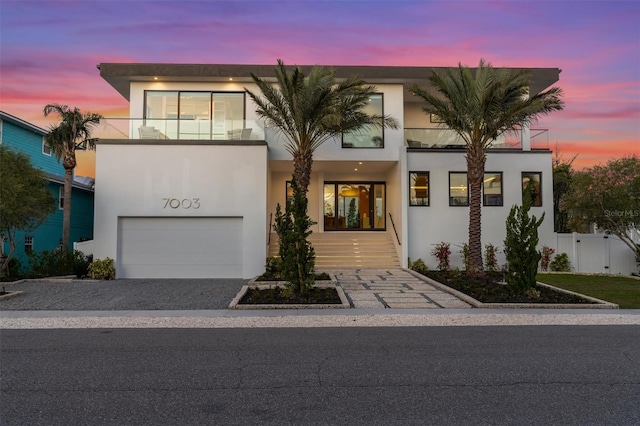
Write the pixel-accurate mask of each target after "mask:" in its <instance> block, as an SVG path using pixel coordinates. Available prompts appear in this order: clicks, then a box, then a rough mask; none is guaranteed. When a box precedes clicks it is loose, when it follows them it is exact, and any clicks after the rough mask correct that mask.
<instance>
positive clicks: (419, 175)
mask: <svg viewBox="0 0 640 426" xmlns="http://www.w3.org/2000/svg"><path fill="white" fill-rule="evenodd" d="M409 205H410V206H428V205H429V172H410V173H409Z"/></svg>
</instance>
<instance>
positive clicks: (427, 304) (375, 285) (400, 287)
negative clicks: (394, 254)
mask: <svg viewBox="0 0 640 426" xmlns="http://www.w3.org/2000/svg"><path fill="white" fill-rule="evenodd" d="M328 272H329V273H331V274H335V276H336V278H337V279H338V283H339V284H340V286H341V287H342V288H343V290H344V291H345V293H346V295H347V298H348V299H349V300H350V302H351V303H352V304H353V307H354V308H359V309H381V308H391V309H434V308H448V309H461V308H471V305H469V304H467V303H466V302H463V301H462V300H460V299H458V298H457V297H455V296H452V295H451V294H449V293H447V292H444V291H442V290H440V289H438V288H436V287H434V286H432V285H431V284H429V283H427V282H424V281H422V280H421V279H419V278H416V277H415V276H413V275H411V274H410V273H408V272H406V271H404V270H402V269H342V270H333V271H328Z"/></svg>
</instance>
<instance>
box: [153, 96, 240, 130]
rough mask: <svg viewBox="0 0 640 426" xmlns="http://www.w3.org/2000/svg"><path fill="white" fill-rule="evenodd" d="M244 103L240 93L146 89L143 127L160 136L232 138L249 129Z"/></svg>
mask: <svg viewBox="0 0 640 426" xmlns="http://www.w3.org/2000/svg"><path fill="white" fill-rule="evenodd" d="M244 104H245V102H244V93H237V92H202V91H198V92H195V91H193V92H188V91H184V92H178V91H146V92H145V106H144V123H143V126H144V128H145V131H149V129H152V130H151V132H152V133H151V134H154V137H155V138H159V139H167V138H168V139H207V140H209V139H232V138H233V137H232V136H233V135H235V133H236V132H235V131H237V133H238V135H241V134H242V133H241V132H242V129H245V128H246V123H245V121H244V118H245V109H244ZM245 130H246V129H245ZM154 132H155V133H154ZM244 134H246V132H245V133H244ZM141 137H143V133H142V130H141ZM238 139H239V137H238Z"/></svg>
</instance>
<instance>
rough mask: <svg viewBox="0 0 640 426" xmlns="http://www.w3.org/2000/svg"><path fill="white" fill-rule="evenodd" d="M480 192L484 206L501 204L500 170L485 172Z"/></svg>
mask: <svg viewBox="0 0 640 426" xmlns="http://www.w3.org/2000/svg"><path fill="white" fill-rule="evenodd" d="M482 192H483V194H482V202H483V204H484V205H485V206H502V205H503V201H502V172H486V173H485V174H484V180H483V184H482Z"/></svg>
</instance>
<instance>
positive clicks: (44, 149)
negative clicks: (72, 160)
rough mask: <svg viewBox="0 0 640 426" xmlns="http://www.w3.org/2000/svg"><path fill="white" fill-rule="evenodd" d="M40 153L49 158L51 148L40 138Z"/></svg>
mask: <svg viewBox="0 0 640 426" xmlns="http://www.w3.org/2000/svg"><path fill="white" fill-rule="evenodd" d="M42 153H43V154H44V155H48V156H49V157H51V147H50V146H49V144H48V143H46V142H45V141H44V138H42Z"/></svg>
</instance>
